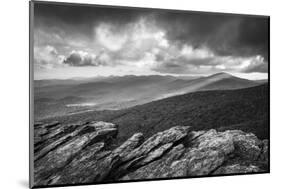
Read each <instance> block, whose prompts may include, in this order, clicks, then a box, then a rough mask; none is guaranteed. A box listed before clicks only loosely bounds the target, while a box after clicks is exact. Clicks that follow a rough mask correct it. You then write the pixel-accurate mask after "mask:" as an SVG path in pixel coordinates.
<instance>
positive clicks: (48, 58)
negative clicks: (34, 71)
mask: <svg viewBox="0 0 281 189" xmlns="http://www.w3.org/2000/svg"><path fill="white" fill-rule="evenodd" d="M63 59H64V56H63V55H59V54H58V52H57V50H56V48H55V47H53V46H45V47H35V48H34V64H35V68H38V69H44V68H46V69H51V68H54V67H57V66H60V65H61V63H62V60H63Z"/></svg>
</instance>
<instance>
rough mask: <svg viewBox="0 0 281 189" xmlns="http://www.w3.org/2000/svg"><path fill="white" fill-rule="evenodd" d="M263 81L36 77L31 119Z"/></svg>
mask: <svg viewBox="0 0 281 189" xmlns="http://www.w3.org/2000/svg"><path fill="white" fill-rule="evenodd" d="M265 82H267V81H266V80H263V81H252V80H247V79H242V78H238V77H235V76H233V75H230V74H227V73H218V74H214V75H211V76H207V77H197V78H195V77H173V76H160V75H150V76H134V75H128V76H122V77H121V76H120V77H119V76H110V77H95V78H87V79H85V78H72V79H67V80H56V79H54V80H36V81H35V82H34V88H35V90H34V97H35V118H37V119H41V118H46V117H50V116H57V115H63V114H66V113H73V112H80V111H87V110H119V109H123V108H128V107H132V106H135V105H140V104H144V103H148V102H151V101H155V100H159V99H163V98H167V97H171V96H175V95H180V94H185V93H190V92H195V91H206V90H230V89H242V88H248V87H253V86H257V85H260V84H261V83H265Z"/></svg>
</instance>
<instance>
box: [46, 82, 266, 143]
mask: <svg viewBox="0 0 281 189" xmlns="http://www.w3.org/2000/svg"><path fill="white" fill-rule="evenodd" d="M268 104H269V102H268V85H267V84H263V85H260V86H256V87H251V88H246V89H238V90H217V91H202V92H194V93H189V94H184V95H180V96H174V97H170V98H166V99H163V100H158V101H153V102H150V103H147V104H144V105H139V106H135V107H132V108H128V109H124V110H118V111H94V112H86V113H81V114H74V115H71V116H62V117H55V118H52V119H47V120H45V121H47V122H49V121H51V120H59V121H61V122H75V121H81V120H84V121H90V120H103V121H110V122H112V123H115V124H118V125H119V131H120V132H119V138H120V141H123V140H125V139H127V138H128V136H131V135H132V134H133V133H135V132H142V133H144V135H145V136H151V135H152V134H154V133H156V132H158V131H163V130H165V129H168V128H169V127H171V126H175V125H187V126H191V128H192V129H193V130H205V129H211V128H217V129H219V130H227V129H228V128H231V129H240V130H243V131H246V132H253V133H254V134H256V135H257V136H258V137H259V138H261V139H264V138H268Z"/></svg>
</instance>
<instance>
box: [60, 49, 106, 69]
mask: <svg viewBox="0 0 281 189" xmlns="http://www.w3.org/2000/svg"><path fill="white" fill-rule="evenodd" d="M63 63H64V64H67V65H69V66H77V67H80V66H101V65H102V66H105V65H109V64H110V58H109V56H108V55H107V54H106V53H105V52H101V53H100V54H98V55H94V54H89V53H87V52H84V51H72V52H71V53H70V54H69V56H68V57H66V58H65V59H64V61H63Z"/></svg>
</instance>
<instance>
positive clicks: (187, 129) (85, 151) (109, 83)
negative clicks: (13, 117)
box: [30, 1, 270, 187]
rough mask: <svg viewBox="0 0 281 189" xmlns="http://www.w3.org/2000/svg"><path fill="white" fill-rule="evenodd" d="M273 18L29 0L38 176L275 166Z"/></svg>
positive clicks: (114, 177)
mask: <svg viewBox="0 0 281 189" xmlns="http://www.w3.org/2000/svg"><path fill="white" fill-rule="evenodd" d="M187 8H188V7H187ZM269 25H270V24H269V16H262V15H247V14H230V13H215V12H198V11H191V10H168V9H152V8H136V7H122V6H120V7H119V6H105V5H91V4H74V3H72V4H70V3H55V2H41V1H38V2H37V1H32V2H30V116H31V119H30V133H31V134H30V138H31V139H30V141H31V144H30V145H31V146H30V149H31V152H30V153H31V156H32V157H31V165H30V166H31V167H30V170H31V174H30V176H31V178H30V180H31V186H32V187H52V186H69V185H85V184H102V183H119V182H133V181H153V180H163V179H164V180H166V179H179V178H181V179H183V178H195V177H213V176H227V175H228V176H229V175H245V176H246V175H248V174H257V173H269V172H270V168H269V152H270V150H269V142H270V137H269V135H270V132H269V130H270V125H269V86H270V83H269V67H270V55H269Z"/></svg>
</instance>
